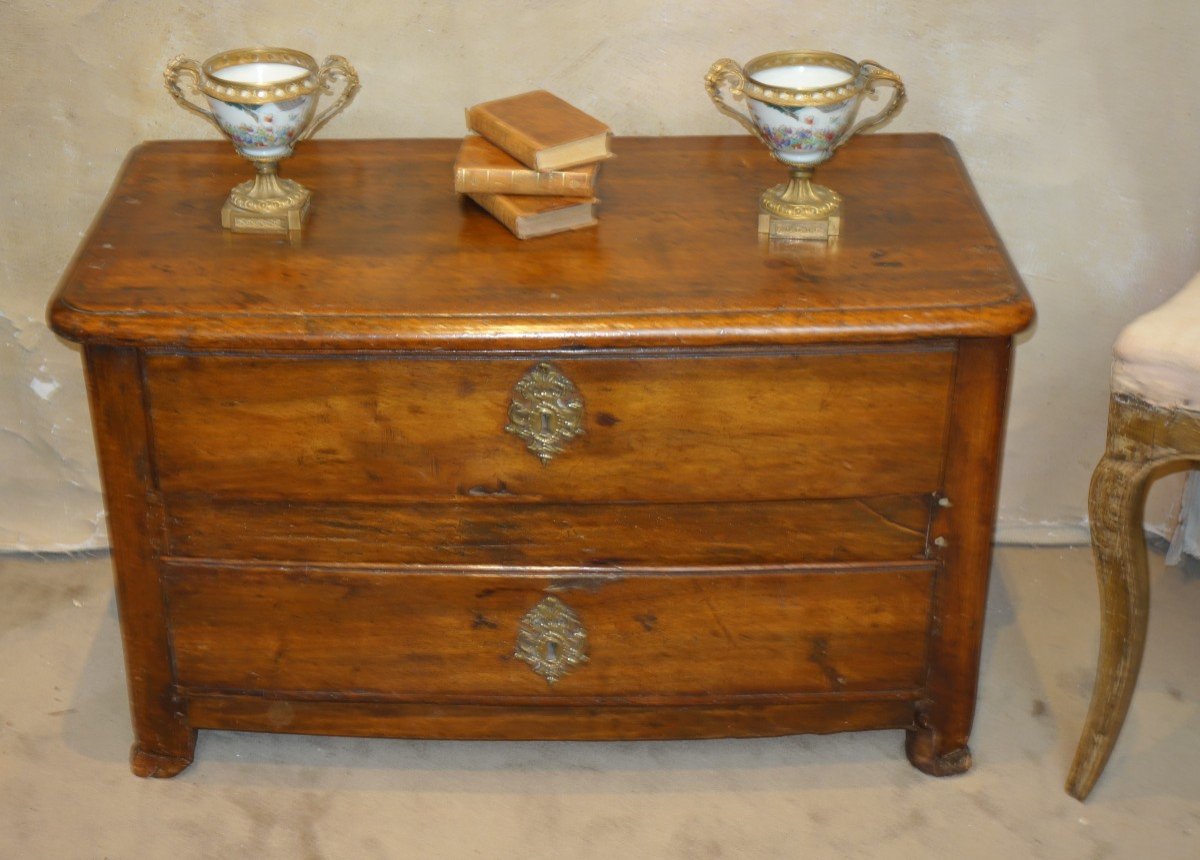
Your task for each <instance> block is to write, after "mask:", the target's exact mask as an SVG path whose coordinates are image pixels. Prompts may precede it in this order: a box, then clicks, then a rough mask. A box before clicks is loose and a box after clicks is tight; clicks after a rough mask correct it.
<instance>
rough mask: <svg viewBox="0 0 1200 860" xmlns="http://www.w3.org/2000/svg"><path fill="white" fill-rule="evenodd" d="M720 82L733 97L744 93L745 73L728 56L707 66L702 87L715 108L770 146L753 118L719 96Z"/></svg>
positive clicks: (742, 95)
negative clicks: (727, 88)
mask: <svg viewBox="0 0 1200 860" xmlns="http://www.w3.org/2000/svg"><path fill="white" fill-rule="evenodd" d="M721 84H726V85H727V86H728V87H729V91H730V92H731V93H733V96H734V98H744V96H745V93H744V92H743V91H742V88H743V87H744V86H745V85H746V73H745V71H744V70H743V69H742V67H741V66H739V65H738V64H737V63H736V62H735V61H734V60H731V59H729V58H728V57H726V58H724V59H721V60H717V61H716V62H715V63H713V64H712V65H711V66H710V67H709V69H708V74H707V75H705V76H704V89H705V90H707V91H708V97H709V98H710V99H712V103H713V104H714V105H716V108H717V110H719V111H720V112H721V113H723V114H725V115H726V116H730V117H733V118H734V119H736V120H737V121H738V122H740V123H741V124H742V125H744V126H745V127H746V130H747V131H749V132H750V133H751V134H752V135H754V136H755V137H757V138H758V139H759V140H760V141H762V142H763V143H764V144H766V145H767V146H770V145H771V144H770V143H768V142H767V140H766V139H765V138H764V137H763V136H762V132H761V131H759V130H758V126H756V125H755V124H754V120H752V119H750V117H749V116H747V115H746V114H744V113H742V112H741V111H739V110H735V109H734V108H732V107H730V106H729V105H728V104H727V103H726V102H725V99H724V98H723V97H722V96H721Z"/></svg>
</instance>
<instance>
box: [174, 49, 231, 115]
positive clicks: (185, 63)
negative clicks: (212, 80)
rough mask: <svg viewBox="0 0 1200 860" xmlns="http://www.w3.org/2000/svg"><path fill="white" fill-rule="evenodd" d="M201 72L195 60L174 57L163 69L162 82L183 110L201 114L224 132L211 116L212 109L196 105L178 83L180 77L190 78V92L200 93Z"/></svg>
mask: <svg viewBox="0 0 1200 860" xmlns="http://www.w3.org/2000/svg"><path fill="white" fill-rule="evenodd" d="M202 74H203V72H202V71H201V69H200V64H199V63H197V62H196V61H195V60H189V59H188V58H187V57H183V56H180V57H176V58H175V59H173V60H171V62H169V63H167V68H166V69H165V70H164V71H163V84H165V85H166V87H167V92H169V93H170V94H171V98H173V99H175V101H177V102H179V106H180V107H182V108H184V109H185V110H190V111H191V112H192V113H194V114H196V115H197V116H202V117H204V118H205V119H206V120H208V121H209V122H211V123H212V124H213V125H214V126H216V127H217V131H219V132H221V134H225V129H223V128H221V124H220V123H219V122H217V118H216V117H215V116H213V114H212V111H207V110H204V108H201V107H197V106H196V104H195V103H194V102H192V100H191V99H189V98H188V97H187V95H186V94H185V93H184V91H183V87H182V86H181V85H180V79H181V78H185V77H186V78H191V88H192V92H194V93H196V95H200V78H201V75H202Z"/></svg>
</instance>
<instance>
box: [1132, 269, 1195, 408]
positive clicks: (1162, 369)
mask: <svg viewBox="0 0 1200 860" xmlns="http://www.w3.org/2000/svg"><path fill="white" fill-rule="evenodd" d="M1112 386H1113V391H1114V392H1121V393H1125V394H1133V395H1136V396H1137V397H1139V398H1141V399H1142V400H1145V401H1147V402H1149V403H1152V404H1155V405H1157V406H1162V407H1165V408H1167V409H1187V410H1192V411H1197V412H1200V274H1198V275H1196V277H1194V278H1192V280H1191V282H1190V283H1188V285H1187V286H1186V287H1184V288H1183V289H1182V290H1180V291H1179V292H1178V293H1176V294H1175V295H1174V296H1173V297H1172V298H1171V299H1169V300H1168V301H1167V302H1166V303H1165V304H1162V305H1160V306H1159V307H1157V308H1155V309H1154V310H1152V311H1150V312H1149V313H1147V314H1144V315H1142V316H1140V317H1138V318H1137V319H1136V320H1134V321H1133V322H1132V323H1130V324H1129V325H1128V326H1126V327H1125V330H1124V331H1122V332H1121V334H1120V336H1119V337H1118V338H1117V343H1116V345H1115V346H1114V347H1113V371H1112Z"/></svg>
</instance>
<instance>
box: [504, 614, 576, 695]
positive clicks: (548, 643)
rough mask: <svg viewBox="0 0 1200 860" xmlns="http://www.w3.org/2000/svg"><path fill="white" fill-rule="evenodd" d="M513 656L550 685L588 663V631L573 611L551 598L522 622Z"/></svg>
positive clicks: (526, 615) (527, 615)
mask: <svg viewBox="0 0 1200 860" xmlns="http://www.w3.org/2000/svg"><path fill="white" fill-rule="evenodd" d="M513 656H514V657H518V658H520V659H521V660H524V661H525V662H526V663H528V664H529V667H530V668H531V669H533V671H535V672H537V673H538V674H539V675H541V676H542V677H543V678H545V679H546V683H547V684H553V683H554V682H555V681H557V680H558V679H559V678H561V677H563V676H564V675H566V674H567V672H569V671H571V670H572V669H573V668H575V667H576V666H578V665H579V664H580V663H586V662H587V631H586V630H584V629H583V623H582V622H581V621H580V620H579V616H578V615H576V614H575V610H573V609H571V607H569V606H567V604H565V603H563V602H562V601H561V600H559V599H558V598H557V597H555V596H554V595H550V596H549V597H546V598H545V599H543V600H542V601H541V602H540V603H538V604H537V606H535V607H533V609H530V610H529V611H528V612H526V613H525V617H524V618H522V619H521V625H520V627H519V628H518V629H517V650H516V651H514V652H513Z"/></svg>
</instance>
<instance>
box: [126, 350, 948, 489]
mask: <svg viewBox="0 0 1200 860" xmlns="http://www.w3.org/2000/svg"><path fill="white" fill-rule="evenodd" d="M535 363H536V362H535V361H533V360H531V359H505V358H499V357H498V358H493V359H491V360H487V361H478V360H477V361H461V360H459V361H454V360H439V359H428V360H419V361H418V360H410V361H405V360H396V359H393V358H392V357H390V356H379V357H377V358H375V359H374V360H370V361H367V360H361V359H333V358H308V359H303V360H300V359H297V360H281V359H278V358H254V357H247V358H237V357H218V356H213V357H203V358H202V357H197V356H194V355H154V356H150V357H149V358H148V359H147V384H148V390H149V399H150V407H151V415H152V421H153V424H154V440H155V447H156V450H157V455H158V474H159V481H160V483H161V486H162V488H163V491H164V493H166V494H169V495H174V494H178V493H184V492H193V493H194V492H203V493H210V494H214V495H220V496H224V497H233V498H287V499H303V500H307V499H346V498H360V499H361V498H370V499H393V500H401V499H414V498H417V499H422V500H430V499H452V498H456V497H466V496H469V495H470V494H472V493H477V492H483V493H487V492H492V493H500V492H503V493H504V494H506V496H507V498H509V499H512V500H518V499H519V500H526V501H550V500H558V501H613V500H622V501H628V500H639V501H659V502H681V501H745V500H755V499H764V500H771V499H795V498H831V497H847V496H859V495H862V496H880V495H892V494H914V493H931V492H933V491H934V490H936V489H937V487H938V482H939V479H940V473H941V449H942V445H943V439H944V435H945V432H946V412H947V408H948V401H949V395H950V375H951V371H952V368H953V353H951V352H950V351H949V350H946V349H907V350H883V351H879V352H864V353H857V354H849V353H846V352H844V351H840V350H825V351H812V352H809V353H806V354H804V355H758V356H754V355H751V356H740V357H739V356H722V355H720V354H717V355H716V356H714V355H712V354H709V355H695V356H691V357H689V358H686V359H685V358H682V357H679V358H661V357H660V358H655V357H653V356H637V357H633V356H630V357H622V358H615V359H601V358H572V357H566V358H555V359H554V360H553V364H554V366H555V367H557V368H558V369H559V370H560V371H561V372H562V373H563V374H565V375H566V376H567V377H568V378H569V379H571V380H572V381H573V382H574V384H575V386H576V388H577V389H578V390H579V392H580V394H581V396H582V398H583V401H584V413H585V433H584V435H583V436H581V437H579V438H577V439H574V440H573V441H572V442H571V443H570V444H569V445H568V446H567V448H566V450H565V451H564V452H563V453H561V454H559V455H558V456H557V457H555V458H554V459H553V460H552V461H551V462H550V463H545V464H544V463H543V462H542V461H541V460H539V459H538V458H537V457H536V456H535V455H534V454H532V453H531V452H530V451H529V450H528V449H527V448H526V445H525V443H524V442H523V441H522V440H521V439H520V438H518V437H517V436H515V435H513V434H512V433H507V432H505V426H506V424H507V423H508V410H509V403H510V402H511V399H512V391H513V387H514V386H515V385H516V383H517V382H518V380H520V379H521V377H522V376H523V375H524V374H525V373H526V372H527V371H528V370H529V369H530V368H531V367H533V366H534V364H535ZM881 430H884V431H885V432H879V431H881Z"/></svg>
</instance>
